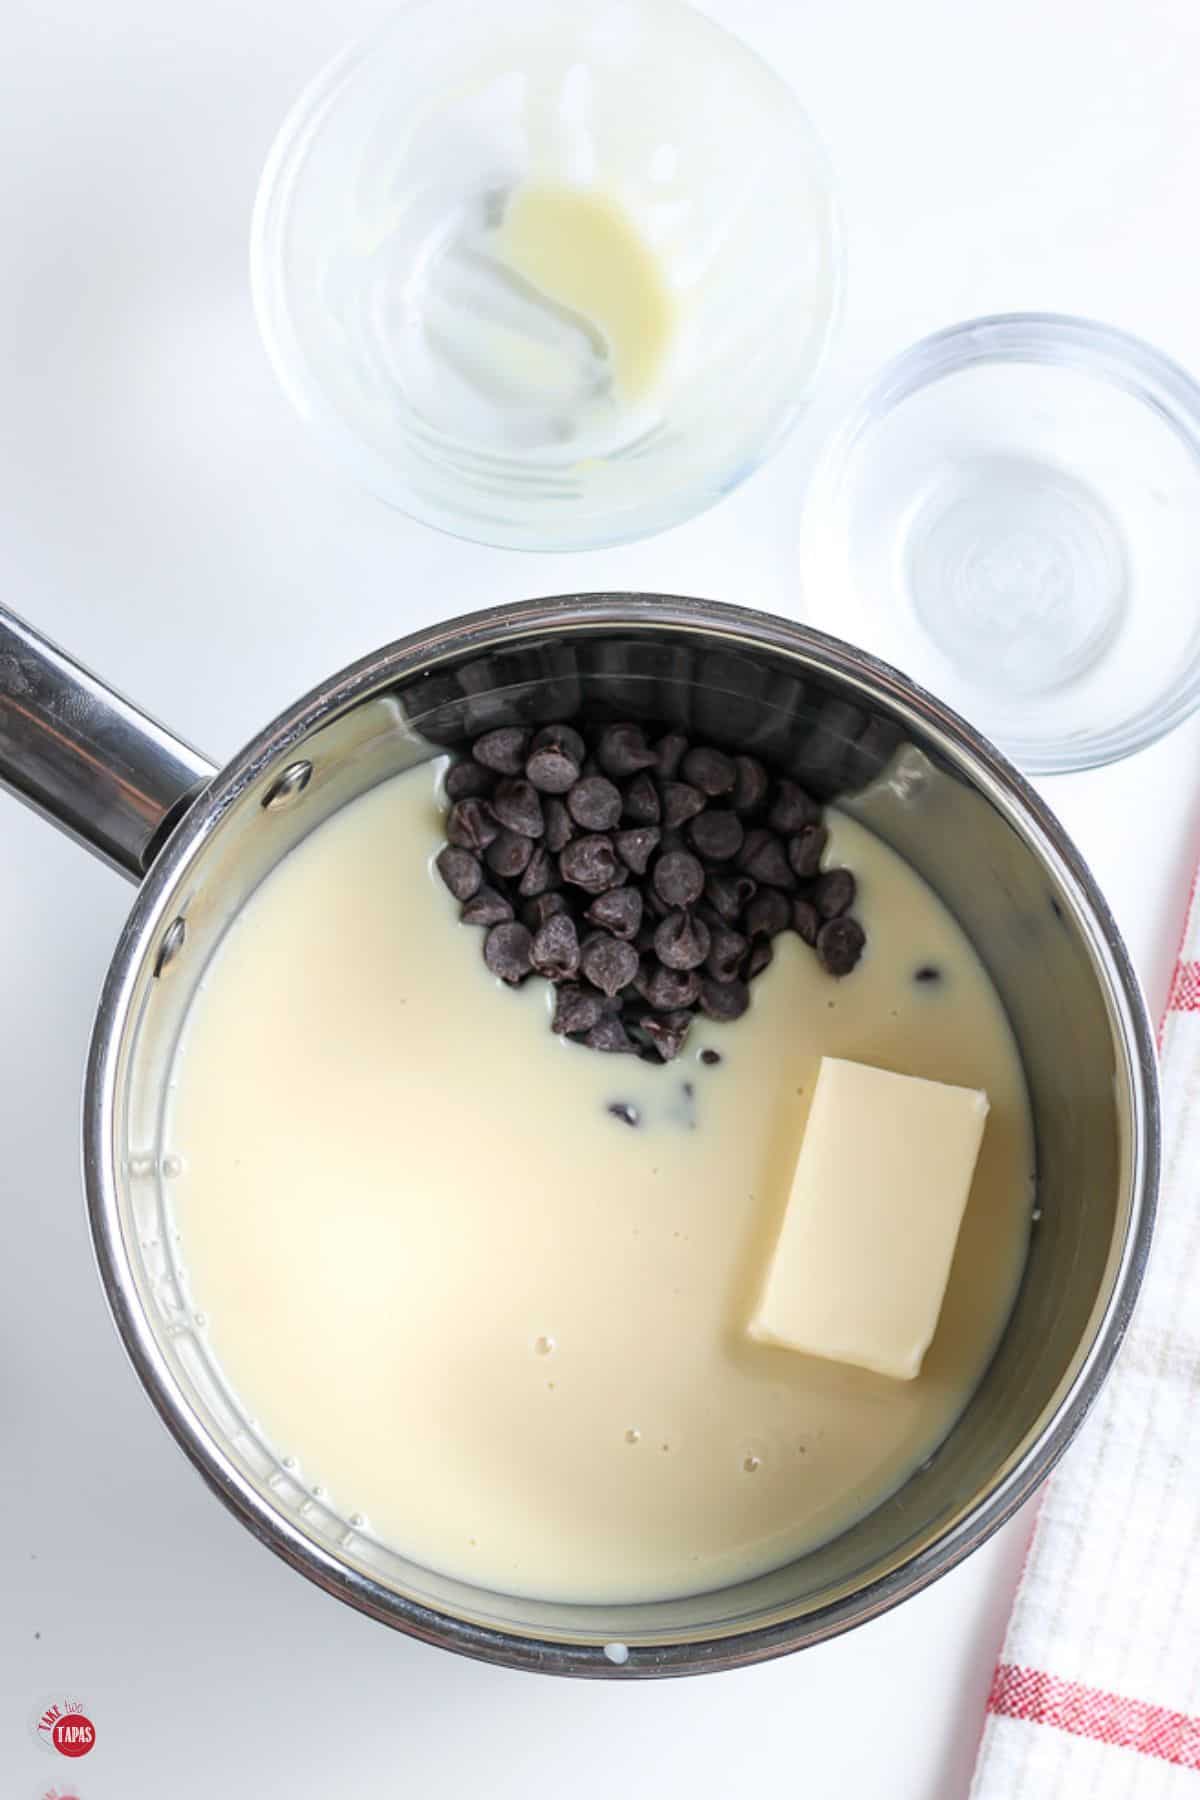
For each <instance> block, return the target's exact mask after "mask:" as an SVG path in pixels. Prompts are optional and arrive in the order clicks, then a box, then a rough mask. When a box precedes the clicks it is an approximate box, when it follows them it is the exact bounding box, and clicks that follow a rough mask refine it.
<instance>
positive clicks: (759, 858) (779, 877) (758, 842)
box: [738, 825, 794, 888]
mask: <svg viewBox="0 0 1200 1800" xmlns="http://www.w3.org/2000/svg"><path fill="white" fill-rule="evenodd" d="M738 862H739V864H740V865H741V867H742V868H743V869H745V871H746V873H747V875H751V876H753V878H754V880H755V881H765V882H768V883H769V884H770V885H771V886H772V887H779V888H790V887H792V886H793V885H794V884H793V881H792V871H791V870H790V869H789V867H788V859H787V856H786V855H785V853H784V848H783V845H782V843H781V842H780V840H779V839H778V838H777V837H776V836H775V834H774V832H772V831H767V830H766V829H765V828H764V827H763V826H761V825H759V826H757V827H756V828H755V829H754V830H753V831H748V832H747V833H746V841H745V843H744V844H743V845H742V853H741V855H740V856H739V857H738Z"/></svg>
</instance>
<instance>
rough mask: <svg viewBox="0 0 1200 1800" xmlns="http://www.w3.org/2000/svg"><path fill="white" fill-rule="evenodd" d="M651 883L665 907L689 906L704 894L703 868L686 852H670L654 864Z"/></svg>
mask: <svg viewBox="0 0 1200 1800" xmlns="http://www.w3.org/2000/svg"><path fill="white" fill-rule="evenodd" d="M653 881H654V891H655V893H656V894H657V895H658V897H659V899H660V900H662V901H664V902H665V903H666V905H667V906H691V905H692V904H693V902H694V901H696V900H698V899H699V898H700V896H701V894H702V893H703V892H704V868H703V865H702V864H701V863H700V862H699V861H698V860H697V858H696V857H694V856H692V855H691V854H690V853H689V852H688V851H687V850H670V851H668V852H667V854H666V855H665V856H660V857H659V859H658V861H657V862H656V863H655V865H654V874H653Z"/></svg>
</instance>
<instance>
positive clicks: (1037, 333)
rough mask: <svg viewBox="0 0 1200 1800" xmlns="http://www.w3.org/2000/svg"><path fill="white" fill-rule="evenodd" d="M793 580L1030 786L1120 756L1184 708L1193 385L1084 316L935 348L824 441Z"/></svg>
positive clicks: (1190, 697)
mask: <svg viewBox="0 0 1200 1800" xmlns="http://www.w3.org/2000/svg"><path fill="white" fill-rule="evenodd" d="M801 579H802V583H803V590H804V600H805V609H806V611H807V612H808V613H809V614H810V616H811V617H812V619H813V620H814V622H815V623H817V624H821V625H825V626H827V627H828V628H829V629H831V630H836V631H838V632H839V633H840V634H841V635H842V636H844V637H849V638H851V639H854V640H856V641H858V642H859V643H863V644H867V645H869V646H870V647H871V649H872V650H873V651H875V652H876V653H877V654H879V655H880V656H884V657H886V658H887V659H888V660H889V661H891V662H894V663H896V664H898V665H899V666H900V667H901V668H903V669H905V670H906V671H907V672H908V673H909V674H910V675H912V676H913V677H915V679H917V680H918V681H921V682H922V683H924V684H925V685H926V686H927V687H929V688H931V689H932V690H933V691H934V692H935V693H937V694H941V695H942V696H943V697H944V698H945V699H946V700H947V701H949V703H950V704H951V705H952V706H954V707H956V708H957V709H958V710H959V711H960V712H962V713H964V714H965V715H966V717H967V718H969V719H971V720H972V722H973V723H974V724H976V725H977V726H978V727H979V728H980V730H981V731H984V732H986V733H987V735H988V736H989V737H991V738H993V739H994V740H995V741H996V742H997V743H998V744H1000V746H1001V747H1002V748H1003V749H1004V750H1006V751H1007V752H1008V754H1009V756H1011V757H1012V759H1013V761H1014V762H1016V763H1017V764H1018V765H1019V766H1020V767H1021V768H1022V769H1024V770H1025V771H1026V773H1028V774H1035V775H1050V774H1055V773H1061V772H1065V771H1067V770H1072V769H1084V768H1091V767H1094V766H1095V765H1097V764H1100V763H1106V762H1112V761H1115V760H1116V759H1117V758H1118V757H1121V756H1127V755H1129V754H1130V753H1131V752H1132V751H1134V750H1139V749H1141V748H1142V747H1143V746H1144V745H1146V744H1148V743H1151V742H1152V741H1153V740H1154V739H1155V738H1157V737H1160V736H1161V735H1162V734H1163V733H1164V732H1166V731H1169V730H1170V729H1171V727H1172V726H1173V725H1177V724H1178V723H1179V722H1180V721H1181V720H1182V719H1184V718H1185V717H1186V716H1187V715H1188V714H1189V713H1190V712H1191V711H1192V710H1193V708H1194V707H1195V706H1196V704H1197V701H1198V700H1200V387H1198V386H1197V384H1196V383H1195V382H1194V381H1193V380H1192V378H1191V376H1190V375H1188V374H1187V373H1186V372H1185V371H1184V370H1183V369H1181V368H1179V367H1178V366H1177V365H1176V364H1175V363H1173V362H1171V361H1170V360H1169V359H1168V358H1167V357H1165V356H1163V355H1162V354H1161V352H1159V351H1157V350H1155V349H1153V348H1151V346H1150V345H1149V344H1144V343H1142V342H1141V341H1140V340H1139V339H1138V338H1134V337H1130V336H1128V335H1127V334H1126V333H1124V332H1120V331H1115V330H1113V329H1112V328H1111V327H1109V326H1106V325H1097V324H1093V323H1092V322H1090V321H1088V320H1086V319H1073V318H1067V317H1062V316H1059V315H1056V314H1052V313H1017V314H1012V315H1009V316H1006V317H997V318H988V319H976V320H973V321H970V322H968V323H966V324H962V325H955V326H952V327H951V328H950V329H949V330H946V331H941V332H938V333H937V334H936V335H935V336H933V337H930V338H926V339H925V340H924V341H923V342H922V343H919V344H916V345H914V346H913V347H912V348H911V349H910V350H906V351H905V352H904V353H903V354H902V355H900V356H898V357H897V358H896V359H895V361H894V362H892V363H890V364H888V366H887V367H886V368H884V369H883V370H882V372H881V373H880V374H879V375H878V376H877V377H876V378H875V380H874V381H873V383H872V385H871V387H870V389H869V391H868V392H867V393H866V394H865V395H864V396H863V398H862V400H861V402H860V403H859V405H858V408H857V410H856V411H855V412H854V413H853V414H852V416H851V417H850V419H849V420H848V421H847V423H846V424H845V426H844V427H843V429H842V430H841V432H840V433H839V434H838V435H837V436H836V437H835V438H834V440H833V441H832V443H831V444H830V445H829V447H828V449H827V451H826V453H825V455H824V457H823V459H822V462H821V464H820V467H819V468H818V471H817V474H816V477H815V479H814V481H813V484H812V486H811V488H810V490H809V493H808V496H807V499H806V501H805V506H804V516H803V523H802V528H801Z"/></svg>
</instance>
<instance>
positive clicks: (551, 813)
mask: <svg viewBox="0 0 1200 1800" xmlns="http://www.w3.org/2000/svg"><path fill="white" fill-rule="evenodd" d="M542 818H543V819H544V820H545V823H546V831H545V839H544V842H545V845H546V848H547V850H549V851H550V852H551V853H552V855H554V856H557V855H558V853H559V851H560V850H561V849H563V847H564V846H565V845H567V844H569V843H570V841H571V839H572V838H573V837H574V835H575V821H574V819H572V817H571V815H570V813H569V812H568V811H567V809H566V807H565V806H564V805H563V803H562V801H561V800H554V799H551V800H543V801H542Z"/></svg>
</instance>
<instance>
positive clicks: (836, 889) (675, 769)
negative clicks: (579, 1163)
mask: <svg viewBox="0 0 1200 1800" xmlns="http://www.w3.org/2000/svg"><path fill="white" fill-rule="evenodd" d="M446 797H447V799H448V801H449V802H450V811H449V815H448V818H447V821H446V836H447V838H448V839H449V842H448V844H447V845H446V847H445V849H443V850H442V851H441V853H440V854H439V856H438V858H437V866H438V869H439V871H440V873H441V876H442V879H443V881H444V882H445V883H446V886H447V887H448V888H449V889H450V892H451V893H452V894H453V895H454V898H455V899H456V900H458V901H460V902H461V903H462V915H461V916H462V919H463V922H464V923H465V924H468V925H478V926H481V927H482V928H483V929H484V932H485V936H484V940H483V955H484V961H485V962H486V963H487V966H488V968H489V969H491V970H492V972H493V974H496V975H498V976H500V977H501V979H502V980H504V981H507V982H510V983H512V984H514V985H516V984H517V983H519V982H521V981H524V980H525V978H526V976H528V975H531V974H538V975H543V976H545V977H546V978H547V979H548V980H550V981H552V982H554V983H555V984H556V987H557V990H558V992H557V1001H556V1005H555V1011H554V1018H553V1029H554V1030H555V1031H557V1032H559V1033H561V1034H563V1035H565V1036H567V1037H569V1038H573V1039H574V1040H575V1041H576V1042H578V1043H582V1044H586V1045H587V1046H588V1047H589V1048H590V1049H593V1050H608V1051H625V1052H631V1053H633V1054H636V1055H640V1056H644V1057H647V1058H651V1059H658V1058H661V1059H662V1060H663V1061H664V1062H668V1061H670V1059H671V1058H672V1057H674V1056H678V1054H679V1052H680V1050H681V1049H682V1048H683V1042H684V1039H685V1038H686V1036H687V1033H688V1028H689V1026H690V1024H691V1021H692V1018H693V1016H694V1015H695V1013H696V1012H697V1011H699V1012H701V1013H703V1014H705V1015H706V1016H707V1017H708V1018H710V1019H736V1018H739V1017H740V1016H741V1014H742V1013H744V1012H745V1010H746V1008H747V1006H748V1005H749V1003H750V991H749V984H750V982H751V981H752V980H753V979H754V977H755V976H756V975H757V974H759V973H760V972H761V971H762V970H763V969H765V968H766V966H767V964H768V963H769V962H770V960H771V955H772V951H771V940H772V939H773V938H774V937H777V936H778V934H779V933H780V932H781V931H795V932H797V933H798V934H799V935H800V937H802V938H803V939H804V942H805V943H806V944H810V945H812V947H813V948H814V950H815V952H816V954H817V957H818V958H819V960H820V962H821V964H822V966H823V968H824V969H825V970H826V971H827V972H828V973H829V974H830V975H836V976H842V975H848V974H849V973H850V971H851V970H852V969H853V968H854V967H855V965H856V963H857V962H858V959H859V957H860V956H861V955H862V950H863V944H864V941H865V940H864V937H863V931H862V927H861V925H859V923H858V921H857V920H856V919H853V918H851V916H850V908H851V906H852V905H853V904H854V894H855V884H854V877H853V875H852V874H851V873H850V871H849V870H848V869H828V870H825V871H824V872H822V870H821V855H822V852H823V851H824V848H825V840H826V831H825V827H824V825H823V824H822V822H821V808H820V807H819V806H818V805H817V803H816V801H814V800H813V799H812V798H811V796H810V795H809V794H807V793H806V792H805V791H804V789H803V788H801V787H799V786H797V784H796V783H795V782H794V781H789V780H787V779H786V778H785V777H783V776H775V775H771V774H769V773H768V771H767V769H766V767H765V766H764V765H763V764H762V763H761V762H760V761H759V760H758V759H757V758H756V757H753V756H731V755H727V754H726V753H725V752H724V751H723V750H714V749H712V748H711V747H709V746H707V745H703V744H701V745H693V744H691V743H689V741H688V739H687V738H686V737H684V736H682V735H681V734H680V733H679V732H675V731H668V732H667V733H666V734H665V735H663V736H661V737H659V738H658V739H657V741H656V742H653V743H652V742H650V741H649V739H648V737H647V733H646V730H645V728H644V727H643V726H641V725H633V724H623V723H622V724H600V725H596V726H594V727H592V728H590V729H589V727H588V726H587V725H586V724H575V725H546V726H543V727H542V729H541V730H539V731H536V732H533V731H529V730H526V729H523V728H522V727H520V726H516V725H510V726H502V727H501V728H500V729H498V730H495V731H488V732H485V734H484V735H483V736H482V737H480V738H478V739H476V741H475V742H474V744H472V746H471V752H470V755H469V756H465V757H463V758H462V759H461V760H459V761H457V762H455V763H454V765H453V766H452V767H451V768H450V770H449V771H448V773H447V776H446Z"/></svg>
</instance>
